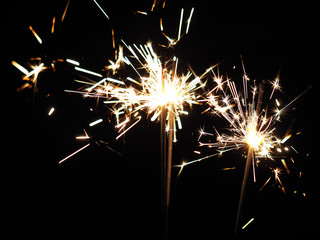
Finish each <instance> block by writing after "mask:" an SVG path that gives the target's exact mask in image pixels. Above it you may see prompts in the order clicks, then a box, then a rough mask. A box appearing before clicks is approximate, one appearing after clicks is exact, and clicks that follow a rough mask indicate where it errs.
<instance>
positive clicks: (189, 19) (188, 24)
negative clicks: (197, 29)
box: [186, 8, 194, 34]
mask: <svg viewBox="0 0 320 240" xmlns="http://www.w3.org/2000/svg"><path fill="white" fill-rule="evenodd" d="M193 11H194V8H192V9H191V12H190V15H189V18H188V21H187V22H188V23H187V29H186V34H188V32H189V26H190V23H191V18H192V14H193Z"/></svg>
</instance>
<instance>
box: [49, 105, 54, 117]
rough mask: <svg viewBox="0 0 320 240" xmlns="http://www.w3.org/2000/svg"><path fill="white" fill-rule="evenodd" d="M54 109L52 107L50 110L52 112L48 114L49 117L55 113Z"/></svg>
mask: <svg viewBox="0 0 320 240" xmlns="http://www.w3.org/2000/svg"><path fill="white" fill-rule="evenodd" d="M54 110H55V109H54V107H52V108H51V109H50V111H49V112H48V116H51V115H52V114H53V112H54Z"/></svg>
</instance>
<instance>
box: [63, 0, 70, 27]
mask: <svg viewBox="0 0 320 240" xmlns="http://www.w3.org/2000/svg"><path fill="white" fill-rule="evenodd" d="M69 3H70V0H68V2H67V5H66V7H65V9H64V11H63V14H62V17H61V22H63V20H64V18H65V16H66V13H67V10H68V7H69Z"/></svg>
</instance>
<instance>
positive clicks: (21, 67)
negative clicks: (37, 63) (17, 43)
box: [11, 61, 29, 75]
mask: <svg viewBox="0 0 320 240" xmlns="http://www.w3.org/2000/svg"><path fill="white" fill-rule="evenodd" d="M11 63H12V65H13V66H15V67H16V68H17V69H19V70H20V72H22V73H23V74H25V75H27V74H28V73H29V71H28V70H27V69H25V68H24V67H23V66H21V65H20V64H19V63H17V62H16V61H11Z"/></svg>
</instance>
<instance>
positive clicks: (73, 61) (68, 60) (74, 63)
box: [66, 58, 80, 66]
mask: <svg viewBox="0 0 320 240" xmlns="http://www.w3.org/2000/svg"><path fill="white" fill-rule="evenodd" d="M66 61H67V62H68V63H71V64H73V65H76V66H80V63H79V62H78V61H75V60H73V59H69V58H67V59H66Z"/></svg>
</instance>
